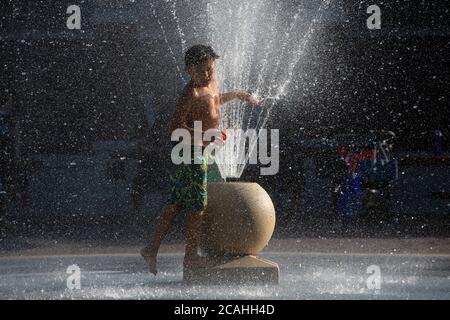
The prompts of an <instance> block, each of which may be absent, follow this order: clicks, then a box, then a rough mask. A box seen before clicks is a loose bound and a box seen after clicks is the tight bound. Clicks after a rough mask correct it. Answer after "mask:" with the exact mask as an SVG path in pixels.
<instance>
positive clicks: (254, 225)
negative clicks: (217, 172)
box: [200, 182, 275, 256]
mask: <svg viewBox="0 0 450 320" xmlns="http://www.w3.org/2000/svg"><path fill="white" fill-rule="evenodd" d="M274 229H275V208H274V206H273V203H272V200H271V199H270V196H269V195H268V194H267V192H266V191H265V190H264V189H263V188H262V187H261V186H260V185H259V184H257V183H242V182H232V183H231V182H225V183H211V184H209V185H208V206H207V208H206V212H205V216H204V218H203V225H202V233H201V234H202V237H201V241H200V249H201V250H202V252H205V253H207V254H208V255H215V256H224V255H225V256H241V255H257V254H258V253H259V252H261V250H262V249H263V248H264V247H265V246H267V244H268V243H269V240H270V238H271V237H272V234H273V231H274Z"/></svg>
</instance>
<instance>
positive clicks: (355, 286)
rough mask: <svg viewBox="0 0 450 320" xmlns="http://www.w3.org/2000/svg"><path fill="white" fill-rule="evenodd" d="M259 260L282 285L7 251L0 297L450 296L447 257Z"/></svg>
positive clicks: (168, 257) (282, 255)
mask: <svg viewBox="0 0 450 320" xmlns="http://www.w3.org/2000/svg"><path fill="white" fill-rule="evenodd" d="M260 257H263V258H266V259H270V260H272V261H275V262H277V263H278V264H279V266H280V284H279V285H276V286H249V285H245V286H244V285H242V286H239V285H230V286H188V285H185V284H183V282H182V267H181V266H182V260H183V254H182V253H164V254H162V255H160V256H159V260H158V263H159V270H160V273H159V274H158V276H157V277H155V276H153V275H151V274H149V273H148V271H147V268H146V265H145V264H144V262H143V260H142V259H141V257H139V256H138V255H135V254H104V255H51V256H45V255H43V256H8V257H7V256H4V257H0V265H1V268H0V298H1V299H450V255H447V254H427V255H421V254H363V253H362V254H360V253H358V254H345V253H334V254H329V253H299V252H275V251H267V252H265V253H263V254H261V255H260ZM73 265H76V266H78V267H79V270H80V278H79V279H80V282H79V284H80V289H77V288H73V286H72V290H71V289H69V288H68V278H69V280H73V279H74V276H76V273H75V274H71V273H68V268H69V267H70V266H73ZM72 270H74V269H72ZM72 272H73V271H72ZM76 283H77V281H69V286H70V284H72V285H73V284H76Z"/></svg>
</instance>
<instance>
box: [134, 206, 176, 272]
mask: <svg viewBox="0 0 450 320" xmlns="http://www.w3.org/2000/svg"><path fill="white" fill-rule="evenodd" d="M180 211H181V209H180V208H179V207H178V206H177V205H167V206H165V207H164V208H163V210H162V212H161V215H160V216H159V217H158V223H157V225H156V228H155V233H154V234H153V238H152V240H151V242H150V243H149V244H148V245H147V246H146V247H145V248H143V249H142V250H141V255H142V256H143V257H144V259H145V261H146V262H147V263H148V265H149V267H150V272H151V273H153V274H154V275H156V273H157V272H158V270H157V268H156V256H157V254H158V250H159V247H160V246H161V242H162V241H163V240H164V238H165V237H166V235H167V233H168V232H169V230H170V228H171V227H172V225H173V223H174V221H175V217H176V216H177V214H178V213H179V212H180Z"/></svg>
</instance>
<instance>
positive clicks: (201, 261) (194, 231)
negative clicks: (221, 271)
mask: <svg viewBox="0 0 450 320" xmlns="http://www.w3.org/2000/svg"><path fill="white" fill-rule="evenodd" d="M203 216H204V211H196V212H192V213H189V214H188V215H187V216H186V251H185V255H184V262H183V266H184V267H185V268H186V269H192V268H204V267H211V266H214V265H215V262H214V260H211V259H208V258H203V257H201V256H199V255H198V253H197V249H198V247H199V244H200V236H201V226H202V219H203Z"/></svg>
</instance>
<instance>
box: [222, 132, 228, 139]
mask: <svg viewBox="0 0 450 320" xmlns="http://www.w3.org/2000/svg"><path fill="white" fill-rule="evenodd" d="M222 140H223V141H227V134H226V133H225V131H222Z"/></svg>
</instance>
